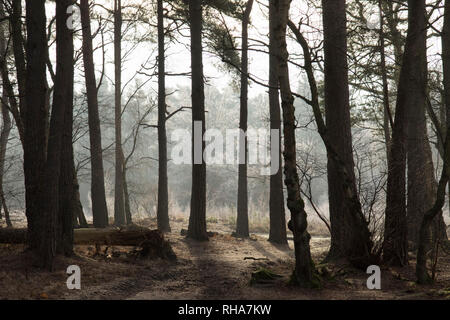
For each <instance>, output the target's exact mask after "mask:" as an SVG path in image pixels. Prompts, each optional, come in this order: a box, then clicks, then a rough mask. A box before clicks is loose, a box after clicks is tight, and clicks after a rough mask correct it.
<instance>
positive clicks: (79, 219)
mask: <svg viewBox="0 0 450 320" xmlns="http://www.w3.org/2000/svg"><path fill="white" fill-rule="evenodd" d="M72 171H73V188H74V190H73V202H72V204H73V225H74V228H78V227H79V228H87V227H88V223H87V220H86V217H85V215H84V211H83V205H82V204H81V200H80V185H79V183H78V177H77V171H76V169H75V163H74V162H72Z"/></svg>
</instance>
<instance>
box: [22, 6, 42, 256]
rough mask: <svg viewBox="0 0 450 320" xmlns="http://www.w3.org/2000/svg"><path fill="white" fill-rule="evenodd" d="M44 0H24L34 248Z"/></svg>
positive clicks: (28, 191) (28, 194) (31, 239)
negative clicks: (28, 84) (30, 84)
mask: <svg viewBox="0 0 450 320" xmlns="http://www.w3.org/2000/svg"><path fill="white" fill-rule="evenodd" d="M46 23H47V21H46V16H45V1H44V0H27V1H26V24H27V72H26V83H33V85H32V86H26V96H25V99H26V105H29V106H30V108H28V109H27V110H26V114H25V121H24V125H25V128H26V130H25V138H24V172H25V199H26V216H27V222H28V244H29V246H30V247H31V248H32V249H36V248H37V247H38V246H39V245H40V243H41V242H42V240H41V239H40V236H41V235H42V234H43V229H42V228H43V226H42V220H43V218H44V217H42V216H39V211H40V208H39V207H40V205H41V202H42V199H40V198H39V186H40V175H41V174H42V170H43V168H44V164H45V160H46V145H47V143H46V127H47V119H48V109H47V103H46V95H47V86H46V83H47V80H46V59H47V49H48V48H47V36H46V27H47V25H46ZM31 106H32V107H31Z"/></svg>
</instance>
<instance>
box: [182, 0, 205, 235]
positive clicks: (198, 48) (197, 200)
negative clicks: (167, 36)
mask: <svg viewBox="0 0 450 320" xmlns="http://www.w3.org/2000/svg"><path fill="white" fill-rule="evenodd" d="M189 23H190V28H191V69H192V76H191V79H192V160H193V161H192V189H191V190H192V194H191V212H190V215H189V227H188V234H187V235H188V237H190V238H193V239H196V240H200V241H204V240H208V234H207V233H206V163H205V161H204V159H203V151H204V150H205V142H204V141H203V136H204V133H205V93H204V83H203V57H202V55H203V49H202V28H203V8H202V1H201V0H192V1H189ZM200 126H201V128H200Z"/></svg>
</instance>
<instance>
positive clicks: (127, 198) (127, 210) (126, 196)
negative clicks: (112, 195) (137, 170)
mask: <svg viewBox="0 0 450 320" xmlns="http://www.w3.org/2000/svg"><path fill="white" fill-rule="evenodd" d="M123 199H124V202H125V218H126V221H127V224H132V223H133V219H132V216H131V205H130V194H129V192H128V183H127V166H126V163H125V162H124V164H123Z"/></svg>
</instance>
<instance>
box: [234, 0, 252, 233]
mask: <svg viewBox="0 0 450 320" xmlns="http://www.w3.org/2000/svg"><path fill="white" fill-rule="evenodd" d="M252 7H253V0H249V1H247V5H246V7H245V11H244V14H243V17H242V58H241V105H240V118H239V129H241V130H242V132H244V133H245V135H241V136H240V139H239V145H240V148H239V153H240V154H239V159H240V161H239V173H238V196H237V218H236V236H238V237H243V238H247V237H248V236H249V230H248V190H247V185H248V183H247V159H248V157H247V136H246V134H247V121H248V25H249V22H250V13H251V12H252ZM242 160H243V161H242ZM241 162H244V163H241Z"/></svg>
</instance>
